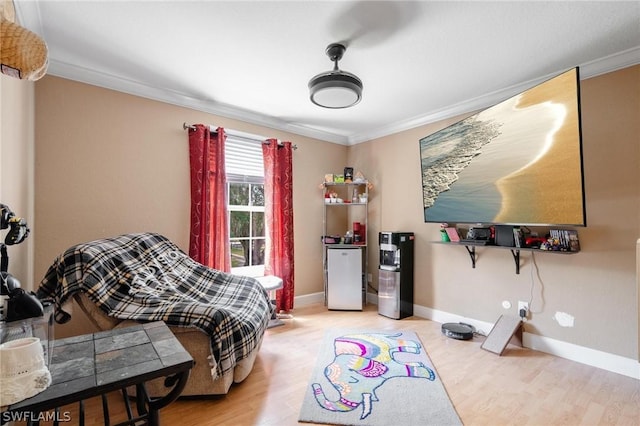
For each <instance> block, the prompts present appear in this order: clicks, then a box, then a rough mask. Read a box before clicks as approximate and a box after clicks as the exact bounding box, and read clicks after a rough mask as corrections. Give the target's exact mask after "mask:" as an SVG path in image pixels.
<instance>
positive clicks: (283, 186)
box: [262, 139, 294, 312]
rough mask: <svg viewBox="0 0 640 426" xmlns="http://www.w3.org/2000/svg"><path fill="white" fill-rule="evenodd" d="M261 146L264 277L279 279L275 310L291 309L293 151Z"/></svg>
mask: <svg viewBox="0 0 640 426" xmlns="http://www.w3.org/2000/svg"><path fill="white" fill-rule="evenodd" d="M266 142H267V143H264V144H262V154H263V157H264V198H265V222H266V232H267V234H266V237H267V238H266V240H267V241H266V253H265V265H264V269H265V275H275V276H277V277H280V278H282V282H283V288H282V289H280V290H278V291H277V292H276V309H277V311H278V312H282V311H284V312H288V311H290V310H292V309H293V296H294V268H293V161H292V159H293V147H292V146H291V142H283V143H282V144H278V141H277V140H275V139H268V140H267V141H266Z"/></svg>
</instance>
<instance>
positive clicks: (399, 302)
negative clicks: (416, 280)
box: [378, 232, 415, 319]
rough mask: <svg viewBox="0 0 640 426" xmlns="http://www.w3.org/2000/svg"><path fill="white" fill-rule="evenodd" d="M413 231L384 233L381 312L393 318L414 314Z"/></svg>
mask: <svg viewBox="0 0 640 426" xmlns="http://www.w3.org/2000/svg"><path fill="white" fill-rule="evenodd" d="M414 240H415V236H414V234H413V232H380V233H379V234H378V242H379V244H380V266H379V267H378V314H380V315H384V316H385V317H389V318H393V319H402V318H406V317H410V316H412V315H413V257H414V256H413V243H414Z"/></svg>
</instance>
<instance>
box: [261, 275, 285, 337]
mask: <svg viewBox="0 0 640 426" xmlns="http://www.w3.org/2000/svg"><path fill="white" fill-rule="evenodd" d="M256 280H258V282H259V283H260V284H261V285H262V287H264V289H265V290H267V292H269V297H270V299H271V301H272V303H273V304H274V305H275V302H276V290H278V289H281V288H282V287H283V282H282V278H280V277H276V276H275V275H266V276H264V277H256ZM282 318H284V319H291V318H292V317H291V315H286V314H278V313H277V312H276V313H274V314H273V317H271V322H270V324H269V328H271V327H275V326H277V325H283V324H284V323H283V322H282V321H280V319H282Z"/></svg>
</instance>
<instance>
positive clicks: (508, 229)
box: [495, 225, 516, 247]
mask: <svg viewBox="0 0 640 426" xmlns="http://www.w3.org/2000/svg"><path fill="white" fill-rule="evenodd" d="M495 232H496V236H495V238H496V241H495V242H496V245H497V246H504V247H515V245H516V244H515V240H514V239H513V226H509V225H496V226H495Z"/></svg>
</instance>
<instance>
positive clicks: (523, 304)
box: [518, 300, 529, 318]
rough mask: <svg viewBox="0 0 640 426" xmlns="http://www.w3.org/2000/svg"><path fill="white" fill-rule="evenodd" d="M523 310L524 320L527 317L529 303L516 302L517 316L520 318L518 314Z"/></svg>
mask: <svg viewBox="0 0 640 426" xmlns="http://www.w3.org/2000/svg"><path fill="white" fill-rule="evenodd" d="M523 309H524V310H525V314H524V317H525V318H526V317H528V316H529V302H523V301H522V300H518V316H522V315H521V314H520V312H521V311H522V310H523Z"/></svg>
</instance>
